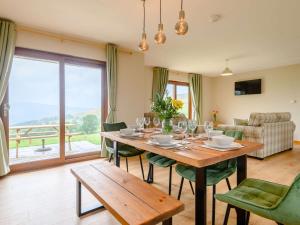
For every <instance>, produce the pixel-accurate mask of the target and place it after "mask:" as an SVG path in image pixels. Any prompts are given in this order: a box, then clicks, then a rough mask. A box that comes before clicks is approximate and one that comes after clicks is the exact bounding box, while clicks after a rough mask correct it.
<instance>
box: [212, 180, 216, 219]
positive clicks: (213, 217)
mask: <svg viewBox="0 0 300 225" xmlns="http://www.w3.org/2000/svg"><path fill="white" fill-rule="evenodd" d="M215 194H216V185H213V191H212V219H211V221H212V222H211V224H212V225H215V221H216V199H215Z"/></svg>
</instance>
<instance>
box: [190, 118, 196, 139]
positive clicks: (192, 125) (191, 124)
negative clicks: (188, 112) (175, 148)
mask: <svg viewBox="0 0 300 225" xmlns="http://www.w3.org/2000/svg"><path fill="white" fill-rule="evenodd" d="M188 128H189V130H190V131H192V137H194V132H195V130H196V128H197V121H196V120H189V121H188Z"/></svg>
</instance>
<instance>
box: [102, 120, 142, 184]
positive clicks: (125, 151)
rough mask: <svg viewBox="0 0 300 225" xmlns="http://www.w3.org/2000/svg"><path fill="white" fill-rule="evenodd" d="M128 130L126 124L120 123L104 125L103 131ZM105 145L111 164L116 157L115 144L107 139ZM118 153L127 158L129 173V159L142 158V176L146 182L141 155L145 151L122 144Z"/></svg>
mask: <svg viewBox="0 0 300 225" xmlns="http://www.w3.org/2000/svg"><path fill="white" fill-rule="evenodd" d="M125 128H127V126H126V123H124V122H120V123H103V130H104V131H119V130H121V129H125ZM105 144H106V149H107V151H108V152H109V162H111V160H112V158H113V155H114V148H113V142H112V141H111V140H110V139H107V138H105ZM118 151H119V156H120V157H125V160H126V169H127V172H128V158H129V157H134V156H139V158H140V164H141V170H142V176H143V180H145V175H144V168H143V162H142V157H141V155H142V154H143V153H144V152H145V151H141V150H138V149H136V148H134V147H132V146H129V145H125V144H122V143H118Z"/></svg>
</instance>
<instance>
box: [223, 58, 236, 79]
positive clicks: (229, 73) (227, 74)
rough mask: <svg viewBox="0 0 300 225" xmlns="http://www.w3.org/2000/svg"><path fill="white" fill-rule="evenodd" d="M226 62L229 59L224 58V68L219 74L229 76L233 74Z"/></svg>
mask: <svg viewBox="0 0 300 225" xmlns="http://www.w3.org/2000/svg"><path fill="white" fill-rule="evenodd" d="M228 62H229V59H226V68H225V69H224V70H223V72H222V73H221V76H231V75H233V72H232V70H231V69H229V67H228Z"/></svg>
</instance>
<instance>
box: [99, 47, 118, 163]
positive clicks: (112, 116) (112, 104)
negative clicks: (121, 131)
mask: <svg viewBox="0 0 300 225" xmlns="http://www.w3.org/2000/svg"><path fill="white" fill-rule="evenodd" d="M106 69H107V90H108V115H107V118H106V122H107V123H115V122H116V121H117V115H116V112H117V78H118V47H117V46H116V45H114V44H107V45H106ZM104 142H105V141H103V143H102V153H101V155H102V156H103V157H107V156H108V152H107V150H106V146H105V144H104Z"/></svg>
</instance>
